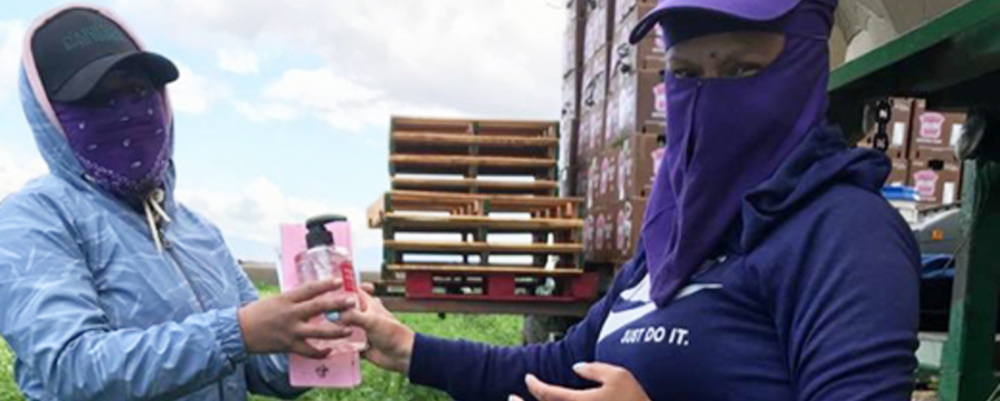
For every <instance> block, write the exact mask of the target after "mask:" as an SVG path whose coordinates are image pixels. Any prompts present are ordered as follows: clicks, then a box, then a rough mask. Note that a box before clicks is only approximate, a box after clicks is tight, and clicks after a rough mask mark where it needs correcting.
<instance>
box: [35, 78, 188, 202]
mask: <svg viewBox="0 0 1000 401" xmlns="http://www.w3.org/2000/svg"><path fill="white" fill-rule="evenodd" d="M102 103H103V104H101V105H91V104H78V103H53V105H52V106H53V109H55V112H56V116H57V118H58V119H59V123H60V124H61V125H62V127H63V131H64V132H65V134H66V138H67V140H68V142H69V146H70V148H71V149H72V150H73V154H74V155H75V156H76V159H77V161H79V163H80V165H81V166H82V167H83V169H84V171H85V172H86V174H87V176H88V178H89V179H90V180H92V181H93V182H94V183H95V184H96V185H97V186H98V187H100V188H102V189H104V190H106V191H108V192H110V193H112V194H114V195H116V196H143V195H145V194H146V193H147V192H149V191H150V190H152V189H155V188H157V187H159V186H160V185H162V184H163V180H164V178H165V176H166V171H167V166H168V165H169V162H170V157H171V149H172V146H171V145H172V144H171V141H172V138H171V135H172V134H171V130H170V129H169V127H168V126H167V125H168V115H167V108H166V104H165V102H164V99H163V94H162V93H161V92H160V91H158V90H153V89H148V90H140V91H135V92H121V93H116V94H114V95H112V96H110V97H109V98H108V99H105V100H103V101H102Z"/></svg>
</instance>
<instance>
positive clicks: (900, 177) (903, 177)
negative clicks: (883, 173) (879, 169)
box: [885, 158, 910, 186]
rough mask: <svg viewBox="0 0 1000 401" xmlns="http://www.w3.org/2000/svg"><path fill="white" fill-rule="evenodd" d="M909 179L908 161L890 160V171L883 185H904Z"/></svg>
mask: <svg viewBox="0 0 1000 401" xmlns="http://www.w3.org/2000/svg"><path fill="white" fill-rule="evenodd" d="M909 177H910V161H909V160H906V159H899V158H896V159H892V170H891V171H890V172H889V177H888V178H886V180H885V185H896V186H900V185H906V183H907V179H908V178H909Z"/></svg>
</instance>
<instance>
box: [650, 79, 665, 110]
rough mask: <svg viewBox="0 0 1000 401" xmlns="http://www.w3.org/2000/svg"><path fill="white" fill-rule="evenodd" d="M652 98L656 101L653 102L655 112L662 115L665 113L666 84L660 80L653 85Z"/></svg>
mask: <svg viewBox="0 0 1000 401" xmlns="http://www.w3.org/2000/svg"><path fill="white" fill-rule="evenodd" d="M653 98H654V99H656V101H655V102H654V103H653V104H654V106H653V107H654V108H655V109H656V113H657V114H660V115H663V114H666V113H667V84H666V83H664V82H660V83H658V84H656V86H654V87H653Z"/></svg>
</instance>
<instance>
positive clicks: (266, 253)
mask: <svg viewBox="0 0 1000 401" xmlns="http://www.w3.org/2000/svg"><path fill="white" fill-rule="evenodd" d="M280 3H283V4H281V5H279V2H275V1H272V0H99V1H95V2H92V3H91V4H96V5H100V6H104V7H108V8H110V9H112V10H114V11H115V12H116V13H117V14H119V15H120V16H122V17H123V18H124V19H125V20H126V23H127V24H129V25H130V26H131V27H132V29H133V30H134V31H136V32H137V34H138V35H139V36H140V38H141V39H142V40H143V42H144V43H145V45H146V47H147V49H148V50H151V51H154V52H157V53H160V54H162V55H164V56H166V57H168V58H170V59H171V60H172V61H173V62H174V63H175V64H177V65H178V67H179V69H180V72H181V75H180V79H179V80H178V81H177V82H175V83H173V84H171V85H169V86H168V91H169V93H170V97H171V102H172V107H173V111H174V116H175V118H174V121H175V133H176V148H175V153H174V161H175V164H176V166H177V171H178V185H177V197H178V199H180V201H181V202H182V203H184V204H185V205H187V206H188V207H189V208H191V209H193V210H194V211H196V212H198V213H200V214H201V215H203V216H206V217H207V218H208V219H209V220H211V221H212V222H214V223H215V224H216V225H218V226H219V228H220V229H221V230H222V232H223V233H224V235H225V237H226V241H227V243H228V244H229V246H230V248H231V250H232V251H233V253H234V255H235V256H236V257H237V258H239V259H246V260H259V261H277V260H278V253H277V249H278V246H279V242H280V238H279V225H280V224H281V223H297V222H302V221H304V220H305V219H306V218H307V217H309V216H312V215H316V214H321V213H340V214H344V215H346V216H348V217H349V219H350V221H351V222H352V240H353V242H354V254H355V264H356V265H357V266H358V267H359V268H360V269H362V270H377V269H378V268H379V266H380V263H381V260H380V259H381V233H380V232H379V231H376V230H370V229H368V228H367V226H366V224H365V220H366V219H365V210H366V208H367V207H368V205H369V204H371V203H372V202H374V201H375V200H376V198H378V197H379V195H380V194H381V193H383V192H384V191H386V190H387V189H388V185H389V184H388V183H389V177H388V164H387V159H388V126H389V119H390V116H391V115H408V116H428V117H468V118H503V119H544V120H557V119H558V118H559V104H560V91H561V86H562V79H561V71H562V39H563V33H564V28H565V21H564V19H565V15H566V14H565V11H564V9H563V3H564V1H562V0H503V1H496V0H379V1H369V0H337V1H330V0H293V1H286V2H280ZM60 4H62V2H57V1H47V0H30V1H29V0H7V1H4V7H0V199H2V198H3V197H5V196H7V195H9V194H10V193H12V192H15V191H17V190H18V189H19V188H21V187H22V186H23V185H24V183H26V182H28V181H29V180H31V179H32V178H35V177H38V176H41V175H44V174H46V173H47V167H46V166H45V163H44V162H43V161H42V159H41V157H40V155H39V154H38V151H37V149H36V147H35V144H34V140H33V137H32V134H31V132H30V129H29V127H28V125H27V123H26V122H25V119H24V115H23V112H22V111H21V107H20V104H19V102H18V96H17V72H18V69H19V68H20V62H21V60H20V56H21V44H22V41H23V38H24V31H25V29H26V28H27V26H28V25H29V24H30V23H31V22H32V21H33V20H34V19H35V18H36V17H37V16H38V15H40V14H42V13H44V12H45V11H46V10H48V9H50V8H53V7H56V6H58V5H60Z"/></svg>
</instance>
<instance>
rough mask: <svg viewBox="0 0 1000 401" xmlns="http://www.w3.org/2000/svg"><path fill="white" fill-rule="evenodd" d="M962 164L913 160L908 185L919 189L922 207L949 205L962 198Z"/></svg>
mask: <svg viewBox="0 0 1000 401" xmlns="http://www.w3.org/2000/svg"><path fill="white" fill-rule="evenodd" d="M961 184H962V167H961V164H959V163H956V162H951V161H942V160H911V161H910V173H909V180H908V183H907V185H909V186H911V187H914V188H916V189H917V194H919V195H920V204H921V205H933V206H938V205H948V204H952V203H955V202H956V201H958V200H959V199H960V198H961V190H962V186H961Z"/></svg>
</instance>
